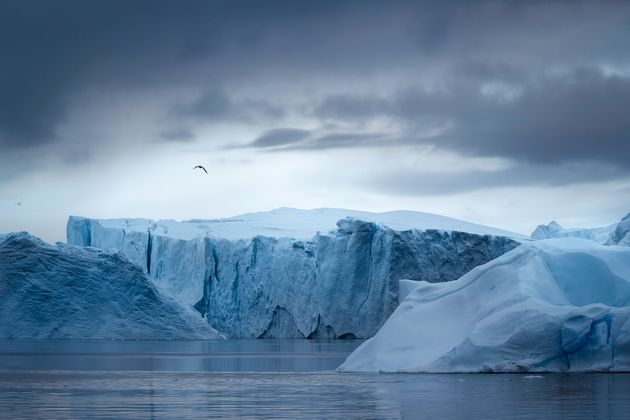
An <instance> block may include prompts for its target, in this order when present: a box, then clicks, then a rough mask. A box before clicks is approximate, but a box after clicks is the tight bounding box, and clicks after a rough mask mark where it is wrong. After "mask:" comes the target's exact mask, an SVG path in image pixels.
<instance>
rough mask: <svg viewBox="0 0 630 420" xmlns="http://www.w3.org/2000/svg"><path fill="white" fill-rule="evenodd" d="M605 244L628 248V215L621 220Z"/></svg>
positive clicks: (629, 234) (629, 239) (629, 229)
mask: <svg viewBox="0 0 630 420" xmlns="http://www.w3.org/2000/svg"><path fill="white" fill-rule="evenodd" d="M606 243H607V244H608V245H623V246H630V213H628V214H627V215H626V217H624V218H623V219H621V221H620V222H619V223H618V224H617V226H616V227H615V230H614V231H613V232H612V233H611V234H610V237H609V238H608V241H607V242H606Z"/></svg>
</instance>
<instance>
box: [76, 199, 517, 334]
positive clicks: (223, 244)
mask: <svg viewBox="0 0 630 420" xmlns="http://www.w3.org/2000/svg"><path fill="white" fill-rule="evenodd" d="M359 216H360V217H363V218H364V219H367V220H359V219H357V218H356V217H359ZM419 229H422V230H419ZM457 229H468V230H470V231H471V232H462V231H457ZM67 233H68V243H69V244H71V245H80V246H92V247H97V248H102V249H112V250H118V251H120V252H122V253H124V254H125V255H126V256H127V257H128V258H129V260H131V261H133V262H134V263H135V264H137V265H138V266H139V267H141V268H142V270H143V271H144V272H145V273H146V274H147V275H148V276H150V278H151V279H152V280H153V281H154V282H155V284H156V285H157V286H158V287H159V288H160V290H162V291H164V292H165V293H166V294H168V295H169V296H172V297H173V298H174V299H175V300H176V301H177V302H179V303H180V304H181V305H182V306H185V307H187V308H193V307H194V308H195V309H196V310H197V311H198V312H200V313H201V314H203V315H204V316H205V318H206V319H207V321H208V322H209V323H210V325H212V326H213V327H214V328H215V329H217V330H218V331H221V332H222V333H224V334H225V335H226V336H228V337H234V338H236V337H238V338H304V337H306V338H347V337H357V338H367V337H371V336H372V335H373V334H374V333H375V332H376V331H377V330H378V328H379V327H380V326H381V325H382V324H383V322H384V321H385V320H386V319H387V318H388V317H389V315H390V314H391V313H392V312H393V311H394V309H395V308H396V306H398V292H399V283H398V281H399V280H400V279H411V280H423V281H427V282H442V281H450V280H453V279H456V278H459V277H460V276H462V275H463V274H464V273H466V272H467V271H469V270H470V269H472V268H473V267H475V266H478V265H480V264H484V263H486V262H488V261H490V260H492V259H494V258H496V257H498V256H500V255H502V254H504V253H505V252H507V251H509V250H511V249H513V248H515V247H516V246H518V245H519V243H520V242H519V241H518V240H519V239H521V238H522V237H520V236H519V235H517V234H514V233H511V232H507V231H501V230H498V229H494V228H488V227H484V226H480V225H474V224H470V223H467V222H463V221H457V220H455V219H449V218H445V217H442V216H436V215H428V214H426V213H415V212H389V213H380V214H377V213H367V212H355V211H349V210H341V209H316V210H296V209H278V210H274V211H271V212H263V213H251V214H247V215H241V216H236V217H233V218H229V219H218V220H191V221H186V222H176V221H172V220H160V221H151V220H146V219H115V220H99V219H86V218H81V217H70V219H69V220H68V226H67Z"/></svg>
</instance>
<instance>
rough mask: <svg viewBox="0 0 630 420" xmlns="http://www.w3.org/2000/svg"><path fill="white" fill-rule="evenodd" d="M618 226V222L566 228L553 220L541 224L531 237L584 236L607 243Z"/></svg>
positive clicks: (536, 238)
mask: <svg viewBox="0 0 630 420" xmlns="http://www.w3.org/2000/svg"><path fill="white" fill-rule="evenodd" d="M616 227H617V223H613V224H612V225H608V226H603V227H596V228H572V229H565V228H563V227H562V226H560V224H559V223H558V222H556V221H555V220H554V221H551V222H549V224H547V225H539V226H538V227H537V228H536V229H535V230H534V231H533V232H532V234H531V239H533V240H539V239H550V238H582V239H589V240H592V241H596V242H599V243H602V244H603V243H605V242H606V241H607V240H608V238H609V237H610V234H611V233H612V232H613V231H614V230H615V228H616Z"/></svg>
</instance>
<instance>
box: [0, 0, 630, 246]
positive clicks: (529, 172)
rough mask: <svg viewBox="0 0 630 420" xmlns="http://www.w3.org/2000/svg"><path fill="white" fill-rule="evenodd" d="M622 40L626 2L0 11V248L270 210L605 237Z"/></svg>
mask: <svg viewBox="0 0 630 420" xmlns="http://www.w3.org/2000/svg"><path fill="white" fill-rule="evenodd" d="M629 40H630V2H627V1H619V2H614V1H557V2H554V1H544V2H543V1H489V2H483V1H481V2H471V1H461V2H455V1H452V2H445V1H433V2H429V1H425V2H422V1H409V2H405V1H399V2H396V1H387V2H385V1H373V2H372V1H330V2H329V1H308V2H306V1H269V0H267V1H251V2H249V1H225V2H223V1H205V0H204V1H194V0H185V1H155V0H146V1H138V0H121V1H116V0H108V1H84V0H76V1H66V0H56V1H48V0H41V1H31V0H15V1H6V0H0V52H1V55H0V57H1V63H0V64H1V65H0V232H6V231H14V230H28V231H31V232H33V233H35V234H37V235H40V236H42V237H43V238H44V239H46V240H51V241H54V240H64V238H65V221H66V219H67V217H68V215H70V214H75V215H84V216H90V217H148V218H172V219H188V218H214V217H223V216H230V215H235V214H238V213H243V212H250V211H260V210H268V209H272V208H276V207H282V206H290V207H300V208H314V207H343V208H353V209H361V210H370V211H385V210H395V209H408V210H419V211H427V212H432V213H438V214H443V215H448V216H452V217H457V218H462V219H466V220H469V221H473V222H478V223H482V224H488V225H492V226H496V227H501V228H505V229H511V230H514V231H517V232H521V233H529V232H530V231H531V230H533V229H534V228H535V226H536V225H537V224H539V223H547V222H548V221H549V220H551V219H556V220H558V221H559V222H560V223H561V224H564V225H566V226H568V227H574V226H596V225H604V224H609V223H612V222H615V221H617V220H619V219H620V218H621V217H622V216H624V215H625V214H627V213H628V211H630V164H629V160H630V47H629V44H628V43H629ZM198 164H201V165H204V166H205V167H206V168H207V169H208V172H209V175H207V176H206V175H205V174H203V173H202V172H200V171H193V170H192V168H193V166H195V165H198ZM19 201H21V202H22V205H20V206H18V205H17V204H16V202H19Z"/></svg>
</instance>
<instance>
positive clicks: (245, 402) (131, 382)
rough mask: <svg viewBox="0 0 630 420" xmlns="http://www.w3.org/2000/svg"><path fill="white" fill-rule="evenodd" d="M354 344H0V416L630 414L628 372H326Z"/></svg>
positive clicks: (507, 416)
mask: <svg viewBox="0 0 630 420" xmlns="http://www.w3.org/2000/svg"><path fill="white" fill-rule="evenodd" d="M358 344H359V342H351V341H347V342H336V341H330V342H314V341H301V340H278V341H275V340H274V341H272V340H269V341H228V342H179V343H175V342H117V343H111V342H0V369H2V371H0V407H1V412H2V417H3V418H25V417H26V418H32V417H46V418H85V417H117V418H181V417H190V418H235V417H237V418H239V417H240V418H286V419H295V418H299V419H311V418H317V419H320V418H347V419H352V418H379V419H381V418H382V419H390V418H409V419H432V418H436V419H438V418H439V419H461V418H465V419H477V418H479V419H487V418H503V419H546V418H548V419H551V418H554V419H555V418H566V419H592V418H598V419H623V418H628V413H630V375H625V374H615V375H607V374H594V375H586V374H585V375H578V374H567V375H518V374H514V375H353V374H337V373H334V372H331V371H330V369H332V368H333V367H335V365H336V364H338V363H339V362H340V360H343V358H344V357H345V355H347V354H348V353H349V352H350V351H351V350H352V349H353V348H354V347H356V346H357V345H358ZM239 359H240V360H239ZM150 360H153V361H152V362H149V361H150ZM90 366H91V368H90ZM274 369H277V370H274ZM326 370H328V371H327V372H326Z"/></svg>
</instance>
